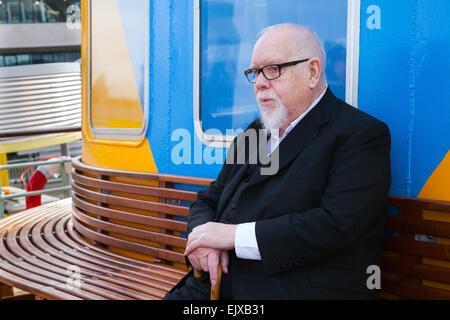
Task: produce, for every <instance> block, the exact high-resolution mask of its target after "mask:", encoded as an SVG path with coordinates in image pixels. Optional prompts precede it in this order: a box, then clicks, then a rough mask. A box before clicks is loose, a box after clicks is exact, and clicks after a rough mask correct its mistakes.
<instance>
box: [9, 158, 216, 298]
mask: <svg viewBox="0 0 450 320" xmlns="http://www.w3.org/2000/svg"><path fill="white" fill-rule="evenodd" d="M73 168H74V170H73V173H72V179H73V181H72V187H73V189H72V192H73V195H72V199H66V200H61V201H58V202H54V203H50V204H48V205H44V206H41V207H37V208H33V209H30V210H27V211H24V212H22V213H20V214H15V215H12V216H10V217H8V218H6V219H3V220H0V239H2V240H3V241H1V242H0V283H3V285H2V286H1V294H2V296H1V297H2V298H7V299H8V296H11V293H12V292H11V287H16V288H19V289H21V290H24V291H26V292H29V293H30V295H27V296H23V297H22V298H39V299H161V298H162V297H163V296H164V295H165V294H166V293H167V292H168V291H169V290H170V288H172V287H173V286H174V285H175V284H176V283H177V282H178V281H179V280H180V279H181V278H182V277H183V276H184V275H185V274H186V273H187V267H186V264H185V258H184V255H183V252H184V249H185V245H186V235H185V234H184V233H185V232H186V231H187V226H186V217H187V214H188V212H189V204H190V202H192V201H194V200H195V199H196V196H197V193H196V191H195V190H198V189H199V187H201V188H205V187H206V186H207V185H209V183H210V182H211V181H212V180H211V179H199V178H189V177H182V176H173V175H157V174H145V173H134V172H124V171H114V170H108V169H101V168H94V167H91V166H87V165H85V164H83V163H81V162H80V160H79V159H75V160H74V162H73ZM188 189H193V190H188Z"/></svg>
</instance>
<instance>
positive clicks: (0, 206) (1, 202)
mask: <svg viewBox="0 0 450 320" xmlns="http://www.w3.org/2000/svg"><path fill="white" fill-rule="evenodd" d="M71 162H72V158H62V159H55V160H48V161H32V162H24V163H17V164H6V165H0V171H1V170H8V169H16V168H23V167H37V166H40V165H42V166H45V165H50V164H60V167H59V173H60V174H61V179H62V186H60V187H54V188H48V189H43V190H38V191H26V192H22V193H16V194H7V195H6V194H3V193H0V219H2V218H3V216H4V212H5V200H8V199H13V198H19V197H27V196H34V195H39V194H44V193H49V192H54V191H65V192H66V191H67V190H70V189H71V186H70V185H69V183H68V180H67V177H66V170H65V163H71ZM1 187H2V186H1V182H0V189H1Z"/></svg>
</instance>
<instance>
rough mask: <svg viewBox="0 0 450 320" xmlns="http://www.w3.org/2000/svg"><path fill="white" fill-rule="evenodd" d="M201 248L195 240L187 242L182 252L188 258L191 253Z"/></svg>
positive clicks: (197, 240)
mask: <svg viewBox="0 0 450 320" xmlns="http://www.w3.org/2000/svg"><path fill="white" fill-rule="evenodd" d="M200 247H202V245H201V243H200V240H199V239H195V240H193V241H190V242H189V241H188V243H187V245H186V250H185V251H184V255H185V256H189V255H190V254H191V253H192V252H194V251H195V250H196V249H198V248H200Z"/></svg>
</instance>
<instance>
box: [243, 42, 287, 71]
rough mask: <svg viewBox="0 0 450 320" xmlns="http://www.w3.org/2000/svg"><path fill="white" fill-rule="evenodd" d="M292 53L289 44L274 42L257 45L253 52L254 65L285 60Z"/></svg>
mask: <svg viewBox="0 0 450 320" xmlns="http://www.w3.org/2000/svg"><path fill="white" fill-rule="evenodd" d="M291 55H292V50H290V47H289V45H282V44H276V43H272V45H270V44H265V45H263V46H255V47H254V49H253V53H252V66H265V65H268V64H275V63H281V62H285V60H286V59H288V58H289V57H290V56H291Z"/></svg>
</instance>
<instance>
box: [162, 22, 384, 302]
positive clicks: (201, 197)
mask: <svg viewBox="0 0 450 320" xmlns="http://www.w3.org/2000/svg"><path fill="white" fill-rule="evenodd" d="M325 59H326V58H325V53H324V51H323V49H322V47H321V44H320V41H319V39H318V38H317V36H316V35H315V34H314V33H313V32H312V31H311V30H309V29H308V28H306V27H303V26H299V25H295V24H282V25H276V26H272V27H269V28H266V29H264V30H263V31H262V33H261V35H260V37H259V38H258V40H257V42H256V44H255V46H254V49H253V55H252V62H251V67H250V69H248V70H247V71H245V74H246V76H247V79H248V80H249V81H250V82H251V83H253V86H254V94H255V97H256V99H257V102H258V104H259V107H260V111H261V117H260V119H258V120H256V121H255V122H253V123H252V124H251V125H250V126H249V128H248V129H247V130H259V129H262V128H265V129H271V132H272V133H271V135H270V136H269V137H267V140H264V141H261V140H260V142H263V143H267V148H268V153H269V154H275V153H277V155H278V156H279V159H276V160H277V161H279V165H278V171H277V172H276V173H275V174H273V175H262V174H261V170H259V169H261V167H262V164H261V163H259V162H258V163H256V164H252V163H250V161H249V159H250V158H251V156H252V155H251V154H250V155H246V157H245V159H246V162H245V163H244V164H239V163H226V164H225V165H224V166H223V168H222V170H221V172H220V173H219V175H218V177H217V179H216V180H215V181H214V182H213V183H212V184H211V185H210V187H209V188H208V189H207V190H205V191H203V192H199V193H198V200H197V201H196V202H194V203H193V204H192V205H191V210H190V213H189V218H188V232H189V237H188V243H187V248H186V251H185V254H186V256H187V257H188V259H189V262H190V263H191V264H192V266H193V267H194V268H196V269H199V270H203V271H209V275H208V273H205V276H204V277H203V278H201V279H196V278H194V277H193V275H192V273H190V274H188V276H186V277H185V278H184V279H183V280H182V281H181V282H180V283H179V284H178V285H177V286H175V288H174V289H172V290H171V292H170V293H168V295H167V296H166V299H208V297H209V289H210V283H209V280H211V283H212V284H215V282H216V281H217V267H218V265H219V264H221V266H222V269H223V271H224V274H223V279H222V285H221V297H222V298H223V299H358V298H363V299H365V298H373V297H374V292H373V290H370V289H369V288H368V286H367V279H368V278H369V276H370V274H368V273H367V270H368V267H369V266H373V265H379V263H380V255H381V238H382V235H383V230H384V222H385V210H386V205H387V195H388V191H389V187H390V157H389V153H390V135H389V130H388V128H387V126H386V125H385V124H384V123H382V122H380V121H378V120H376V119H375V118H373V117H371V116H369V115H368V114H366V113H364V112H362V111H359V110H358V109H356V108H353V107H351V106H350V105H348V104H346V103H345V102H344V101H342V100H339V99H337V98H336V97H335V96H334V95H333V93H332V92H331V90H330V89H329V88H328V86H327V82H326V78H325V72H324V66H325ZM274 129H275V130H274ZM277 129H278V130H277ZM236 144H237V143H236V142H234V143H233V144H232V146H231V147H230V148H231V149H229V152H230V150H233V151H234V152H237V153H239V152H240V151H239V150H240V149H239V148H236ZM258 144H261V143H258ZM272 160H275V159H272Z"/></svg>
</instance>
